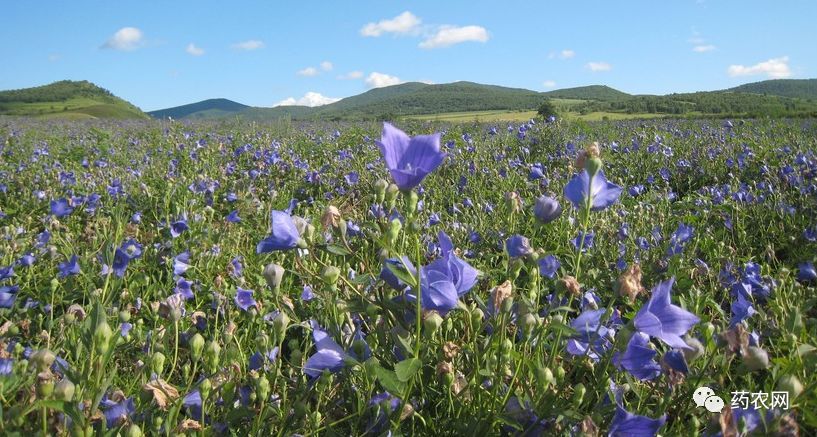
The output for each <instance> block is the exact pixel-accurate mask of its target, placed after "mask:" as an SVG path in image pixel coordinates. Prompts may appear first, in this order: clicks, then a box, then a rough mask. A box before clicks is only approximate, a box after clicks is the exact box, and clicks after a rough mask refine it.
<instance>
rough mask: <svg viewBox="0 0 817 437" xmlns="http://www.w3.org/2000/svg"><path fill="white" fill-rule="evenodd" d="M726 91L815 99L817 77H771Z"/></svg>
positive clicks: (816, 98) (816, 97) (816, 95)
mask: <svg viewBox="0 0 817 437" xmlns="http://www.w3.org/2000/svg"><path fill="white" fill-rule="evenodd" d="M726 91H731V92H734V93H751V94H763V95H769V96H780V97H790V98H796V99H809V100H817V79H773V80H764V81H761V82H754V83H747V84H743V85H740V86H736V87H734V88H729V89H728V90H726Z"/></svg>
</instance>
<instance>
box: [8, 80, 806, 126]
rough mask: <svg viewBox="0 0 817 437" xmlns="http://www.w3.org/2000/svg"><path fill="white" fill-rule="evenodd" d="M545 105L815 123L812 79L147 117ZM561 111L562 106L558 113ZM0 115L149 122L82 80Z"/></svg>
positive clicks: (381, 97) (23, 95) (30, 97)
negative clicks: (811, 119)
mask: <svg viewBox="0 0 817 437" xmlns="http://www.w3.org/2000/svg"><path fill="white" fill-rule="evenodd" d="M546 99H553V100H554V102H555V103H556V105H557V106H559V107H560V108H561V109H562V110H567V111H570V112H578V113H580V114H587V113H593V112H601V113H604V112H619V113H627V114H641V113H647V114H666V115H684V114H692V115H695V114H699V115H702V116H707V115H712V116H773V117H784V116H817V79H775V80H766V81H761V82H755V83H748V84H744V85H740V86H737V87H734V88H729V89H725V90H718V91H702V92H697V93H682V94H668V95H664V96H656V95H631V94H627V93H625V92H622V91H619V90H616V89H614V88H611V87H608V86H606V85H589V86H581V87H575V88H565V89H559V90H552V91H547V92H538V91H532V90H527V89H522V88H509V87H503V86H497V85H483V84H479V83H474V82H465V81H461V82H454V83H446V84H427V83H421V82H407V83H402V84H399V85H393V86H388V87H382V88H375V89H371V90H368V91H366V92H363V93H361V94H358V95H355V96H350V97H347V98H344V99H341V100H339V101H337V102H334V103H331V104H328V105H324V106H318V107H307V106H277V107H273V108H263V107H252V106H248V105H244V104H241V103H238V102H235V101H232V100H228V99H225V98H217V99H208V100H203V101H201V102H196V103H191V104H187V105H182V106H177V107H173V108H167V109H161V110H156V111H151V112H149V113H148V114H149V115H150V116H151V117H153V118H158V119H164V118H168V117H170V118H173V119H203V120H208V119H210V120H217V119H224V118H231V117H239V118H242V119H246V120H270V119H278V118H292V119H298V120H311V119H327V120H335V119H391V118H395V117H402V116H416V115H430V114H441V113H469V112H479V111H511V112H524V111H532V110H535V109H536V108H538V106H539V105H540V104H541V103H542V102H543V101H544V100H546ZM560 105H561V106H560ZM0 115H12V116H33V117H43V118H67V119H83V118H147V117H148V115H147V114H145V113H143V112H142V111H141V110H140V109H139V108H137V107H136V106H134V105H132V104H130V103H129V102H127V101H125V100H123V99H121V98H119V97H116V96H115V95H113V94H112V93H111V92H109V91H108V90H105V89H104V88H101V87H98V86H96V85H94V84H93V83H91V82H88V81H60V82H55V83H52V84H49V85H44V86H39V87H33V88H26V89H21V90H10V91H0Z"/></svg>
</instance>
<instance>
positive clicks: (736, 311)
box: [729, 284, 755, 327]
mask: <svg viewBox="0 0 817 437" xmlns="http://www.w3.org/2000/svg"><path fill="white" fill-rule="evenodd" d="M743 285H745V286H746V287H748V288H749V290H750V291H751V287H750V286H749V285H748V284H743ZM749 295H750V293H747V292H740V293H737V297H736V298H735V300H734V301H733V302H732V321H731V322H730V323H729V327H734V326H735V325H737V324H738V323H740V322H742V321H744V320H746V319H748V318H749V317H751V316H752V315H753V314H754V313H755V308H754V307H753V306H752V302H751V301H750V300H749V299H748V296H749Z"/></svg>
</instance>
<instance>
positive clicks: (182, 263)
mask: <svg viewBox="0 0 817 437" xmlns="http://www.w3.org/2000/svg"><path fill="white" fill-rule="evenodd" d="M189 268H190V252H188V251H184V252H182V253H180V254H178V255H176V257H175V258H173V274H174V275H177V276H181V275H183V274H184V272H186V271H187V269H189Z"/></svg>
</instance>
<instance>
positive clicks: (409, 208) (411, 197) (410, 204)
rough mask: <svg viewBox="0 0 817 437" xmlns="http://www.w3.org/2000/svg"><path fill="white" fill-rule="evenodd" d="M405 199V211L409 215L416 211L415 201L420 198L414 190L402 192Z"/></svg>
mask: <svg viewBox="0 0 817 437" xmlns="http://www.w3.org/2000/svg"><path fill="white" fill-rule="evenodd" d="M404 196H405V199H406V213H407V214H408V215H409V216H411V215H414V213H415V212H416V211H417V202H418V201H419V200H420V199H419V197H418V196H417V193H416V192H414V190H411V191H409V192H408V193H405V194H404Z"/></svg>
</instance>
